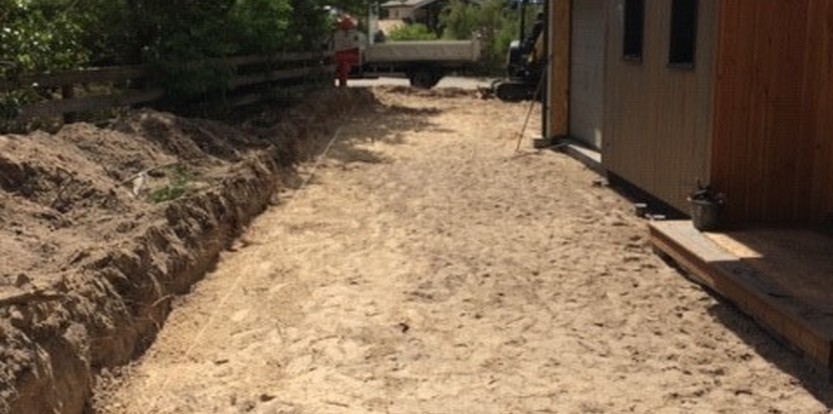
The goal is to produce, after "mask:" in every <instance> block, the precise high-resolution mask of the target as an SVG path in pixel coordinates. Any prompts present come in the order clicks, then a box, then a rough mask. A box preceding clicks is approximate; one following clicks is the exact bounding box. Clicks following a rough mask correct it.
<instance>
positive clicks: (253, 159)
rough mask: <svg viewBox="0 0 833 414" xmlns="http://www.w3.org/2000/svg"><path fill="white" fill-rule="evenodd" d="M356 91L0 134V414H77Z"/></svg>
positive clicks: (347, 107) (325, 134)
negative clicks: (233, 121)
mask: <svg viewBox="0 0 833 414" xmlns="http://www.w3.org/2000/svg"><path fill="white" fill-rule="evenodd" d="M369 96H370V95H369V94H368V93H362V92H360V91H352V92H351V91H335V90H327V91H321V92H317V93H315V94H313V95H312V96H310V97H309V98H308V99H307V100H306V101H305V102H303V103H300V104H299V105H297V106H294V107H293V108H291V109H288V110H281V111H278V110H271V111H265V112H263V113H261V114H258V115H256V116H252V117H251V118H250V119H249V121H247V122H245V123H243V124H242V125H238V126H236V127H232V126H229V125H225V124H222V123H219V122H213V121H208V120H198V119H185V118H181V117H177V116H174V115H171V114H167V113H159V112H154V111H151V110H142V111H137V112H133V113H131V114H129V115H128V116H126V117H125V118H123V119H120V120H118V121H115V122H114V123H113V124H112V125H110V126H108V127H105V128H100V127H96V126H93V125H89V124H74V125H69V126H67V127H65V128H63V129H62V130H61V131H59V132H58V133H57V134H54V135H50V134H47V133H43V132H38V133H33V134H30V135H26V136H0V257H2V266H0V413H9V412H13V413H40V412H53V411H54V412H62V413H78V412H81V411H82V410H83V409H84V406H85V405H86V403H87V400H88V398H89V395H90V389H91V388H92V387H93V385H94V384H93V383H94V381H95V380H94V378H95V374H96V373H98V372H99V371H101V370H102V369H105V368H108V367H113V366H118V365H121V364H124V363H126V362H128V361H130V360H132V359H133V358H135V357H136V356H137V355H138V354H140V353H141V352H143V351H144V350H145V349H146V348H147V347H148V346H149V344H150V343H151V342H152V341H153V338H154V336H155V333H156V332H157V331H158V330H159V329H160V328H161V327H162V325H163V324H164V321H165V318H166V315H167V314H168V313H169V311H170V309H171V306H172V302H173V301H174V299H175V298H176V296H177V295H179V294H182V293H185V292H188V291H189V289H190V288H191V286H192V285H193V284H194V283H195V282H196V281H197V280H198V279H200V278H201V277H202V276H203V275H204V274H205V272H206V271H207V270H208V269H210V268H211V266H212V265H213V264H214V262H215V261H216V258H217V256H218V254H219V252H220V251H222V250H223V249H225V248H226V247H227V246H228V245H229V243H230V242H231V241H232V240H233V238H234V237H235V236H236V235H237V234H239V233H240V231H241V229H242V228H243V227H244V226H245V225H246V224H247V223H248V222H249V221H250V220H251V219H252V217H253V216H255V215H257V214H258V213H260V212H261V211H262V210H263V209H264V208H265V207H266V206H267V204H268V203H269V202H270V200H271V199H272V197H273V195H274V194H275V192H276V191H277V190H278V189H280V188H281V187H283V186H287V185H292V184H293V180H296V179H297V178H296V177H295V174H294V172H293V168H292V167H293V166H294V165H295V163H296V162H297V161H299V160H303V159H304V158H305V157H307V156H309V155H310V154H313V153H315V151H316V150H317V149H320V147H321V146H322V145H323V143H324V142H325V141H326V140H327V139H329V137H330V136H331V135H332V134H333V132H334V130H335V128H336V126H337V124H338V122H339V119H340V118H341V117H343V116H344V115H345V114H346V113H348V112H349V111H351V110H357V109H358V110H363V108H366V107H368V106H369V105H370V103H371V100H370V99H369Z"/></svg>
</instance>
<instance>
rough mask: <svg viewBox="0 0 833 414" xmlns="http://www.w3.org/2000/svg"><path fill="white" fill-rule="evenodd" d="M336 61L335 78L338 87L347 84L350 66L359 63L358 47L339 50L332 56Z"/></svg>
mask: <svg viewBox="0 0 833 414" xmlns="http://www.w3.org/2000/svg"><path fill="white" fill-rule="evenodd" d="M333 58H334V59H335V63H336V78H337V79H338V86H339V87H342V88H344V87H346V86H347V76H349V75H350V68H352V67H353V66H356V65H358V64H359V49H348V50H339V51H338V52H336V53H335V56H334V57H333Z"/></svg>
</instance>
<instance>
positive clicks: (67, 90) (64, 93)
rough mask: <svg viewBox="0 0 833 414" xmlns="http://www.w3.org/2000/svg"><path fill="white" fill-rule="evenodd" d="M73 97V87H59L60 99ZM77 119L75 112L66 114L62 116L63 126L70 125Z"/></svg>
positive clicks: (70, 85)
mask: <svg viewBox="0 0 833 414" xmlns="http://www.w3.org/2000/svg"><path fill="white" fill-rule="evenodd" d="M74 97H75V85H72V84H69V85H63V86H61V98H62V99H72V98H74ZM77 119H78V117H77V116H76V114H75V112H67V113H65V114H64V124H71V123H73V122H75V121H76V120H77Z"/></svg>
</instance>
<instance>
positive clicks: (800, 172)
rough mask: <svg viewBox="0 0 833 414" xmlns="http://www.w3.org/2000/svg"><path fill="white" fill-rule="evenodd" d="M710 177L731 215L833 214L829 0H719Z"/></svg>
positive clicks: (791, 218)
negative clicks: (726, 203) (724, 196)
mask: <svg viewBox="0 0 833 414" xmlns="http://www.w3.org/2000/svg"><path fill="white" fill-rule="evenodd" d="M719 33H720V36H719V46H718V63H717V71H718V75H717V84H716V96H715V131H714V140H713V144H712V145H713V151H712V183H713V184H714V185H715V186H716V187H717V188H718V189H719V190H721V191H723V192H725V193H726V194H727V196H728V198H729V204H728V211H727V213H728V214H729V217H730V219H731V220H733V221H744V222H767V223H779V222H783V223H795V222H815V221H820V220H822V219H825V218H826V216H827V215H828V214H830V212H833V148H831V147H832V146H833V79H831V78H833V43H831V42H832V41H833V2H830V1H829V0H772V1H760V0H733V1H723V2H720V23H719Z"/></svg>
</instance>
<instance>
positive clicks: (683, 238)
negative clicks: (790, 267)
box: [649, 221, 833, 369]
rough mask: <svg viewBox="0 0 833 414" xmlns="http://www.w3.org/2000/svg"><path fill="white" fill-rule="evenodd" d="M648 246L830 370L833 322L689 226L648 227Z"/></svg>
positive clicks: (661, 224) (674, 223) (660, 224)
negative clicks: (650, 244)
mask: <svg viewBox="0 0 833 414" xmlns="http://www.w3.org/2000/svg"><path fill="white" fill-rule="evenodd" d="M649 232H650V237H651V243H652V245H653V246H654V247H655V248H657V249H658V250H660V251H662V252H663V253H665V254H667V255H668V256H670V257H671V258H672V259H674V260H675V261H677V263H679V264H680V265H681V266H682V267H683V268H685V269H686V270H687V271H689V272H690V274H691V277H693V278H694V279H695V280H697V281H698V282H700V283H702V284H704V285H706V286H708V287H710V288H711V289H712V290H714V291H715V292H717V293H718V294H720V295H721V296H723V297H725V298H726V299H728V300H729V301H731V302H733V303H735V304H736V305H737V306H738V308H739V309H740V310H741V311H743V312H745V313H747V314H749V315H750V316H752V317H753V318H754V319H756V320H757V321H758V322H759V323H760V324H761V325H763V326H764V327H766V328H767V329H770V330H772V331H773V332H774V333H775V334H777V335H779V336H781V337H783V338H785V339H786V340H787V341H789V342H790V343H791V344H793V345H794V346H796V347H797V348H798V349H800V350H801V351H803V352H804V353H805V354H806V355H807V356H808V357H810V358H811V359H812V360H813V361H815V362H816V363H818V364H821V365H822V366H824V367H826V368H827V369H831V368H833V359H831V358H833V316H831V315H828V314H826V313H824V312H819V311H818V310H816V309H815V308H814V307H813V306H811V305H809V304H807V303H806V302H804V301H802V299H801V298H799V297H795V296H792V295H790V294H789V293H788V292H785V291H784V290H783V289H782V288H781V287H780V286H779V285H778V284H777V283H773V282H772V281H771V280H768V279H767V278H766V275H764V274H762V273H760V272H758V271H756V270H755V269H753V268H751V267H749V266H747V265H746V264H744V263H743V262H742V261H741V260H740V259H739V258H738V257H736V256H734V255H732V254H731V253H729V252H727V251H725V250H723V249H722V248H720V247H719V246H717V245H716V244H715V243H714V242H712V241H711V240H709V239H708V238H707V237H706V236H704V235H703V234H702V233H700V232H698V231H697V230H696V229H694V227H693V226H692V225H691V223H690V222H687V221H667V222H654V223H651V224H650V225H649Z"/></svg>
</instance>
